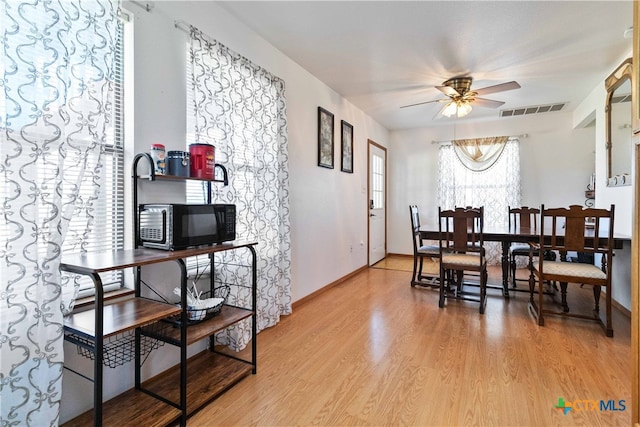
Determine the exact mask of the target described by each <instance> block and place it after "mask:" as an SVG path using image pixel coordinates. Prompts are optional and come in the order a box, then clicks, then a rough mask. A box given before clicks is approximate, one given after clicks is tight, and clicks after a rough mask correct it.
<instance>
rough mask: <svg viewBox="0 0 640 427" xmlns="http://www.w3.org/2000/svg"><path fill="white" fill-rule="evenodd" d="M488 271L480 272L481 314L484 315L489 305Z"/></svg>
mask: <svg viewBox="0 0 640 427" xmlns="http://www.w3.org/2000/svg"><path fill="white" fill-rule="evenodd" d="M487 276H488V274H487V270H484V271H481V272H480V314H484V309H485V307H486V304H487Z"/></svg>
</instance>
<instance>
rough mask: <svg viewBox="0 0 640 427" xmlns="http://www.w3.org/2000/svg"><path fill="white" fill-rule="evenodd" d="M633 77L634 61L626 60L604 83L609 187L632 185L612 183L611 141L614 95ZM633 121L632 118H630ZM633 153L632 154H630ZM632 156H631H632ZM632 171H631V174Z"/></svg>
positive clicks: (629, 183)
mask: <svg viewBox="0 0 640 427" xmlns="http://www.w3.org/2000/svg"><path fill="white" fill-rule="evenodd" d="M632 75H633V61H632V59H631V58H628V59H626V60H625V61H623V62H622V64H620V65H619V66H618V68H616V70H615V71H614V72H613V73H611V75H609V77H607V78H606V79H605V81H604V87H605V89H606V90H607V97H606V100H605V107H604V114H605V126H606V132H607V134H606V135H607V142H606V149H607V150H606V151H607V187H616V186H620V185H631V182H628V183H627V182H625V183H624V184H613V183H611V178H613V176H612V172H611V158H612V153H611V149H612V144H613V141H612V140H611V139H612V138H611V100H612V98H613V93H614V92H615V91H616V89H618V88H619V87H620V86H622V84H623V83H624V82H625V81H626V80H629V81H631V80H632ZM630 119H631V118H630ZM629 138H631V136H629ZM630 153H631V152H630ZM630 155H631V154H630ZM630 173H631V171H629V174H630ZM630 181H631V180H630Z"/></svg>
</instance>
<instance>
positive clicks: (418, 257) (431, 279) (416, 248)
mask: <svg viewBox="0 0 640 427" xmlns="http://www.w3.org/2000/svg"><path fill="white" fill-rule="evenodd" d="M409 213H410V214H411V235H412V239H413V275H412V277H411V286H416V285H418V286H429V287H432V288H437V287H438V283H437V281H438V277H439V276H438V275H437V274H432V275H430V274H423V272H422V269H423V267H424V259H425V258H428V259H431V260H435V261H437V260H439V259H440V248H439V247H438V246H435V245H432V246H430V245H425V244H424V241H423V239H422V236H421V235H420V214H419V212H418V206H416V205H410V206H409ZM425 280H426V281H425Z"/></svg>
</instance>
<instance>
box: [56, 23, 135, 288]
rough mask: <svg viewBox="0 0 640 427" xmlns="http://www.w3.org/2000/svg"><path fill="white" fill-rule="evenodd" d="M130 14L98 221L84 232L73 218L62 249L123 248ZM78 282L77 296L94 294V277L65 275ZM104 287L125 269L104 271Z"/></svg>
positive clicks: (121, 30)
mask: <svg viewBox="0 0 640 427" xmlns="http://www.w3.org/2000/svg"><path fill="white" fill-rule="evenodd" d="M128 19H129V18H128V15H126V14H122V15H121V19H120V20H119V25H118V38H117V45H116V48H117V51H116V65H115V66H116V70H115V71H116V72H115V77H116V81H115V84H114V90H115V94H114V104H113V107H114V108H113V123H114V126H113V128H112V130H111V131H110V132H109V133H108V135H107V140H108V141H107V146H106V152H105V154H104V158H103V164H104V167H105V170H104V179H105V182H104V184H103V189H104V191H103V192H102V194H101V195H100V199H99V200H98V201H97V204H96V209H95V212H96V213H97V214H98V215H99V216H98V217H96V218H95V221H94V224H95V225H96V226H95V227H93V229H92V230H91V232H90V235H89V236H85V235H84V233H85V226H86V222H85V221H84V220H83V218H76V217H75V216H74V218H73V219H72V220H71V222H70V223H69V230H68V231H67V235H66V237H65V240H64V243H63V246H62V251H63V252H68V253H74V252H80V251H81V250H82V251H87V252H101V251H108V250H112V249H123V248H124V228H125V215H124V177H125V173H124V121H125V115H124V113H125V109H124V78H125V49H126V46H128V45H130V43H128V42H127V40H130V36H129V34H128V33H129V31H130V28H128V27H129V23H128ZM66 276H67V277H70V278H71V279H72V280H74V282H75V283H77V284H78V285H79V292H78V297H79V298H82V297H87V296H91V295H93V294H94V292H95V290H94V285H93V281H92V280H90V279H89V278H88V277H87V276H74V275H66ZM100 277H101V279H102V283H103V287H104V290H105V291H112V290H115V289H120V288H122V287H123V286H124V278H123V272H122V271H114V272H109V273H103V274H101V275H100Z"/></svg>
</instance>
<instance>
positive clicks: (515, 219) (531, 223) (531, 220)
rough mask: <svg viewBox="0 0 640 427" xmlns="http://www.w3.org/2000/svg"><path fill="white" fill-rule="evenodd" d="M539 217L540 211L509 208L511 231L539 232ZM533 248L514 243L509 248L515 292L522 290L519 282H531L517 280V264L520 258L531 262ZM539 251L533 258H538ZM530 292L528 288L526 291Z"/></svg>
mask: <svg viewBox="0 0 640 427" xmlns="http://www.w3.org/2000/svg"><path fill="white" fill-rule="evenodd" d="M538 216H540V209H538V208H530V207H527V206H522V207H519V208H512V207H511V206H509V231H517V230H520V229H530V230H535V232H537V230H538ZM530 249H531V246H530V245H529V243H520V242H518V243H512V244H511V246H510V247H509V266H510V267H511V286H512V288H513V289H514V290H520V289H518V287H517V284H516V282H517V281H524V282H527V283H528V282H529V280H528V279H517V278H516V264H517V258H518V257H526V259H527V261H528V260H529V251H530ZM538 255H539V254H538V251H537V250H534V253H533V256H535V257H537V256H538ZM526 290H527V291H528V290H529V289H528V288H527V289H526Z"/></svg>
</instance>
